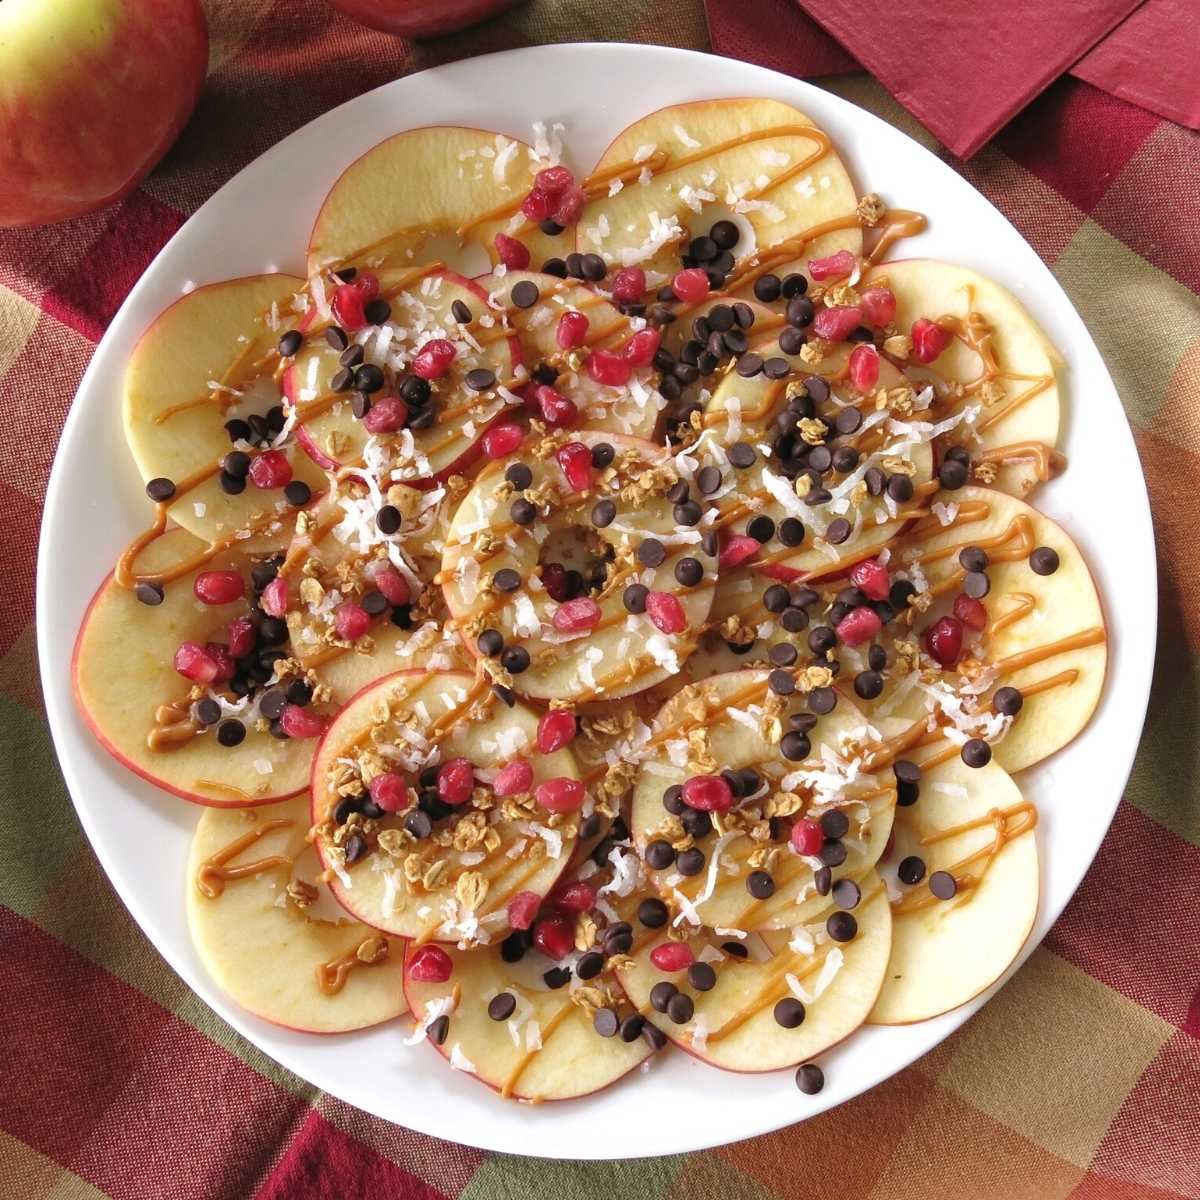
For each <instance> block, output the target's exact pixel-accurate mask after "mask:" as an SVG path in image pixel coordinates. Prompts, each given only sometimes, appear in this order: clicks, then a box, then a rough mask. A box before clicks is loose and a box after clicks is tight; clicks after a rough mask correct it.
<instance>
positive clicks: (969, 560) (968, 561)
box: [958, 546, 988, 571]
mask: <svg viewBox="0 0 1200 1200" xmlns="http://www.w3.org/2000/svg"><path fill="white" fill-rule="evenodd" d="M958 565H959V566H960V567H962V569H963V570H964V571H986V570H987V567H988V556H987V551H986V550H984V549H983V548H982V547H980V546H964V547H963V548H962V549H961V550H960V551H959V552H958Z"/></svg>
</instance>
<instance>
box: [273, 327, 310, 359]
mask: <svg viewBox="0 0 1200 1200" xmlns="http://www.w3.org/2000/svg"><path fill="white" fill-rule="evenodd" d="M303 345H304V334H302V333H301V332H300V331H299V330H298V329H289V330H288V331H287V333H285V334H284V335H283V337H281V338H280V339H279V353H280V354H281V355H282V356H283V357H284V358H292V357H294V356H295V354H296V351H297V350H299V349H300V347H301V346H303Z"/></svg>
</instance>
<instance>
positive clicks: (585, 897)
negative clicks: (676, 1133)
mask: <svg viewBox="0 0 1200 1200" xmlns="http://www.w3.org/2000/svg"><path fill="white" fill-rule="evenodd" d="M550 899H551V902H552V903H553V904H554V907H555V908H561V909H562V910H563V912H568V913H575V914H579V913H585V912H588V911H589V910H590V909H591V907H592V905H593V904H595V903H596V889H595V888H594V887H592V885H591V884H590V883H586V882H585V881H584V880H582V879H573V880H572V881H571V882H570V883H565V884H563V886H562V887H561V888H558V889H556V890H555V892H554V895H553V896H551V897H550Z"/></svg>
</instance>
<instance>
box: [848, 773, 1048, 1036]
mask: <svg viewBox="0 0 1200 1200" xmlns="http://www.w3.org/2000/svg"><path fill="white" fill-rule="evenodd" d="M917 757H918V758H919V757H921V756H920V755H918V756H917ZM925 757H928V754H926V755H925ZM1036 823H1037V810H1036V809H1035V808H1034V807H1033V805H1032V804H1031V803H1029V802H1028V801H1027V800H1025V799H1023V798H1022V796H1021V792H1020V789H1019V788H1018V787H1017V785H1016V784H1015V783H1014V782H1013V781H1012V779H1011V777H1010V776H1009V775H1008V774H1007V773H1006V772H1005V771H1004V770H1003V769H1002V768H1001V767H999V766H997V765H996V763H995V762H992V763H989V764H988V765H987V766H986V767H978V768H972V767H968V766H965V765H964V764H963V763H962V762H961V760H960V759H959V758H958V756H957V755H956V756H955V757H954V758H952V759H950V760H949V761H946V762H943V763H940V764H938V765H937V766H934V767H929V768H927V769H926V770H925V771H924V773H923V775H922V779H921V793H920V799H919V800H918V801H917V803H916V804H914V805H911V806H909V807H907V808H901V809H899V810H898V813H897V817H896V841H895V847H894V849H893V850H892V853H891V854H890V855H889V857H888V870H887V878H888V880H889V884H888V886H889V889H890V890H891V891H892V892H893V894H894V895H895V897H896V898H895V900H894V901H893V903H892V957H891V961H890V962H889V963H888V969H887V978H886V980H885V982H884V985H883V990H882V991H881V992H880V994H879V999H878V1000H877V1001H876V1002H875V1007H874V1008H873V1009H872V1010H871V1016H870V1021H871V1023H872V1024H876V1025H906V1024H909V1023H911V1022H913V1021H924V1020H927V1019H928V1018H930V1017H936V1016H938V1015H939V1014H940V1013H944V1012H949V1011H950V1010H951V1009H953V1008H957V1007H958V1006H959V1005H960V1004H965V1003H966V1002H967V1001H968V1000H970V999H972V998H973V997H975V996H977V995H978V994H979V993H980V992H982V991H983V990H984V988H986V987H988V986H989V985H990V984H992V983H994V982H995V981H996V980H997V979H998V978H999V977H1000V976H1001V975H1002V974H1003V973H1004V971H1005V970H1006V969H1007V968H1008V965H1009V963H1011V962H1012V960H1013V959H1014V958H1016V956H1017V954H1018V953H1019V952H1020V949H1021V947H1022V946H1023V945H1024V944H1025V939H1026V938H1028V936H1029V931H1030V929H1032V928H1033V921H1034V917H1035V916H1036V915H1037V907H1038V893H1039V883H1038V851H1037V840H1036V838H1035V836H1034V832H1033V830H1034V826H1035V825H1036ZM901 863H904V864H905V866H906V868H908V869H909V870H910V871H912V872H913V875H910V876H909V878H913V877H914V875H915V873H916V871H917V870H921V871H922V874H921V878H920V879H919V880H918V881H917V882H915V883H911V884H906V883H903V882H898V881H897V880H896V874H895V872H896V868H897V867H899V865H900V864H901ZM918 863H919V864H920V865H919V867H918ZM935 873H936V874H937V878H934V876H935ZM946 876H950V877H952V880H953V887H952V888H951V889H950V890H952V891H953V895H952V896H951V898H950V899H939V898H938V895H937V894H935V891H934V889H938V891H940V890H941V889H942V887H943V885H948V884H949V883H950V880H947V878H946Z"/></svg>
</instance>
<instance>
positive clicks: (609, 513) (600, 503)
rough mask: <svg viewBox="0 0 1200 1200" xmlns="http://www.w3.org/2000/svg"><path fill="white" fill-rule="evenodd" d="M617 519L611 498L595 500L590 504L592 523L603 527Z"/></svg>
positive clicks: (600, 527) (598, 527)
mask: <svg viewBox="0 0 1200 1200" xmlns="http://www.w3.org/2000/svg"><path fill="white" fill-rule="evenodd" d="M616 519H617V506H616V505H615V504H614V503H613V502H612V501H611V500H597V501H596V503H595V504H594V505H593V506H592V524H593V525H595V526H596V528H597V529H605V528H607V527H608V526H609V525H611V524H612V523H613V522H614V521H615V520H616Z"/></svg>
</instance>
